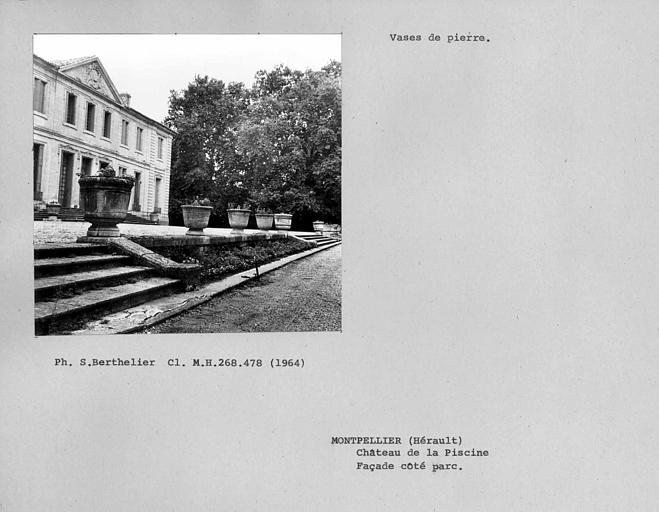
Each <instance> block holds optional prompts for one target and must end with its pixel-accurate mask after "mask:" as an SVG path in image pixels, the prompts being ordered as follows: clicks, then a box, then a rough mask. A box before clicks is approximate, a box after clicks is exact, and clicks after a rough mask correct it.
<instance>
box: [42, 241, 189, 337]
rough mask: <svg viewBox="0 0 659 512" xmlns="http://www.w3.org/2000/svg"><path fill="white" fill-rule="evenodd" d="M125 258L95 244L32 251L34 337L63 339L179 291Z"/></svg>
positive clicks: (177, 282) (178, 283)
mask: <svg viewBox="0 0 659 512" xmlns="http://www.w3.org/2000/svg"><path fill="white" fill-rule="evenodd" d="M183 287H184V284H183V282H182V281H180V280H178V279H172V278H169V277H161V276H158V275H157V274H156V270H155V269H153V268H151V267H146V266H140V265H136V264H134V263H133V261H132V258H131V257H130V256H124V255H120V254H112V253H111V251H110V250H109V249H108V247H106V246H100V245H96V244H81V243H76V244H47V245H40V246H35V249H34V300H35V306H34V324H35V333H36V334H37V335H44V334H58V333H60V334H66V333H67V332H68V331H70V330H73V329H75V328H76V327H77V326H78V325H79V324H80V323H82V322H84V321H87V320H92V319H94V318H98V317H100V316H102V315H106V314H109V313H114V312H117V311H121V310H124V309H126V308H129V307H132V306H136V305H138V304H142V303H144V302H147V301H149V300H152V299H155V298H158V297H162V296H164V295H168V294H170V293H173V292H176V291H180V290H181V289H182V288H183Z"/></svg>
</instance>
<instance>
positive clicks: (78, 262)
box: [34, 254, 131, 279]
mask: <svg viewBox="0 0 659 512" xmlns="http://www.w3.org/2000/svg"><path fill="white" fill-rule="evenodd" d="M130 261H131V258H130V256H123V255H115V254H83V255H81V256H73V257H70V258H66V257H62V258H43V259H36V260H34V277H35V279H36V278H40V277H46V276H54V275H61V274H68V273H71V272H82V271H87V270H95V269H99V268H107V267H111V266H117V265H125V264H127V263H130Z"/></svg>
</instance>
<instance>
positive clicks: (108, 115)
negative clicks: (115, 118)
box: [103, 110, 112, 139]
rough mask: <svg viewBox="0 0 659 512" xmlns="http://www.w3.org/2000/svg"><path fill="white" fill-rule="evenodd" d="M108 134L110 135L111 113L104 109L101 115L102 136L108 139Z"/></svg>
mask: <svg viewBox="0 0 659 512" xmlns="http://www.w3.org/2000/svg"><path fill="white" fill-rule="evenodd" d="M110 135H112V114H111V113H110V112H108V111H107V110H106V111H105V115H104V116H103V137H106V138H108V139H109V138H110Z"/></svg>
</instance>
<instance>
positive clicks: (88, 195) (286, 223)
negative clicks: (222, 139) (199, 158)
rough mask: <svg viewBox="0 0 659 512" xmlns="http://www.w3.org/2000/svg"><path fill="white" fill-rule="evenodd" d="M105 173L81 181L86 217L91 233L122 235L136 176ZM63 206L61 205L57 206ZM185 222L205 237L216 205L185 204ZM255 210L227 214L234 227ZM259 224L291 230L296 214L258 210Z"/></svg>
mask: <svg viewBox="0 0 659 512" xmlns="http://www.w3.org/2000/svg"><path fill="white" fill-rule="evenodd" d="M103 171H104V175H96V176H84V177H81V178H80V179H79V180H78V183H79V184H80V196H81V207H82V208H83V209H84V212H85V220H87V221H89V222H91V223H92V226H91V227H90V228H89V230H88V231H87V236H92V237H108V236H110V237H112V236H119V229H118V228H117V224H118V223H120V222H122V221H123V220H124V219H125V218H126V215H127V211H128V203H129V200H130V193H131V189H132V188H133V184H134V179H133V178H132V177H129V176H115V174H114V170H113V169H112V168H111V167H107V168H105V169H103ZM57 206H59V205H57ZM181 208H182V210H183V223H184V224H185V226H186V227H187V228H188V232H187V233H186V234H187V235H191V236H195V235H196V236H203V235H204V228H206V227H208V221H209V219H210V215H211V211H212V210H213V208H212V207H211V206H208V205H203V204H188V205H183V206H182V207H181ZM250 214H251V210H249V209H247V208H244V207H243V208H229V209H228V210H227V215H228V217H229V225H230V226H231V227H232V228H233V229H234V230H243V229H245V228H246V227H247V223H248V222H249V216H250ZM255 216H256V223H257V226H258V228H259V229H262V230H269V229H272V227H273V223H274V227H275V229H278V230H289V229H291V221H292V219H293V216H292V215H291V214H288V213H274V214H273V213H256V214H255Z"/></svg>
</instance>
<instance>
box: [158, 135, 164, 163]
mask: <svg viewBox="0 0 659 512" xmlns="http://www.w3.org/2000/svg"><path fill="white" fill-rule="evenodd" d="M162 143H163V139H162V137H158V160H162Z"/></svg>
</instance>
